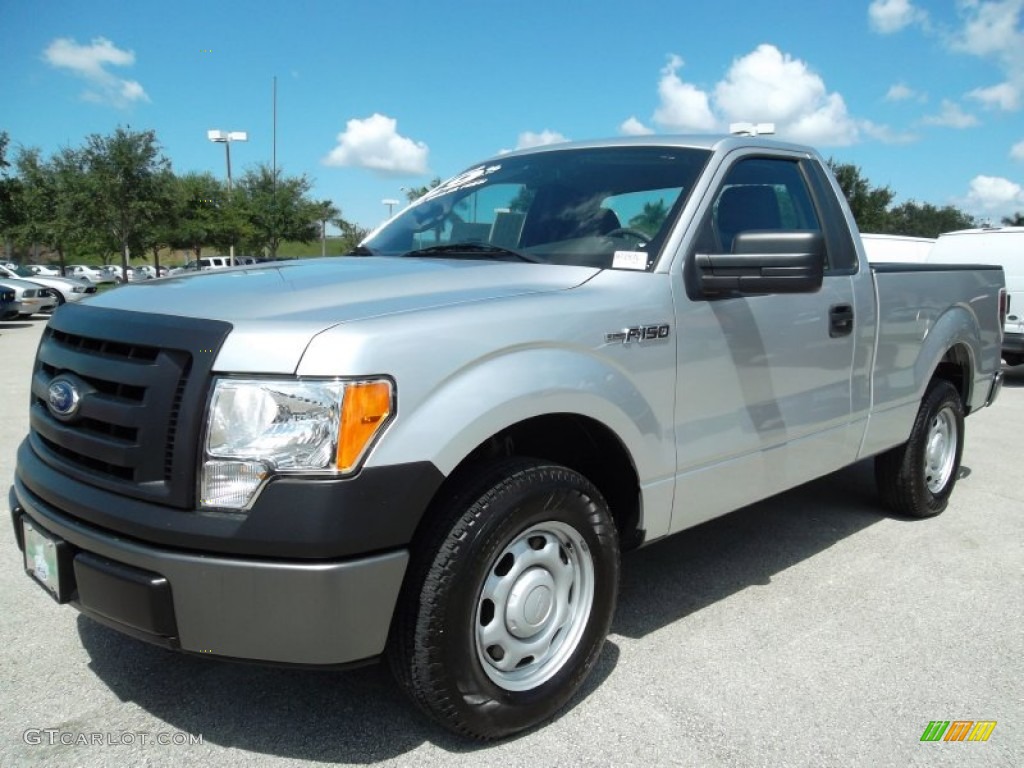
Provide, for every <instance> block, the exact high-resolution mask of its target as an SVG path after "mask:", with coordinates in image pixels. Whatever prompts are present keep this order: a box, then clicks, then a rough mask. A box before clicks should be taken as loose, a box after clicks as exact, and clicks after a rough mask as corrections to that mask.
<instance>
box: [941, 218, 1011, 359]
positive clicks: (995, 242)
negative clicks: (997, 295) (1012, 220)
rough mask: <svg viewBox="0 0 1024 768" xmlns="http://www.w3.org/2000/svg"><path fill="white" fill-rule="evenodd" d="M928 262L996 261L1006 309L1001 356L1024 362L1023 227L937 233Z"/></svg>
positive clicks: (979, 262) (982, 262)
mask: <svg viewBox="0 0 1024 768" xmlns="http://www.w3.org/2000/svg"><path fill="white" fill-rule="evenodd" d="M927 261H928V263H932V264H999V265H1000V266H1001V267H1002V268H1003V272H1004V273H1005V274H1006V293H1007V294H1008V295H1009V297H1010V308H1009V312H1008V313H1007V315H1006V325H1005V326H1003V359H1004V360H1005V361H1006V363H1007V365H1021V364H1024V227H999V228H992V229H962V230H960V231H958V232H946V233H945V234H942V235H939V239H938V240H936V241H935V245H934V246H932V249H931V251H930V252H929V253H928V259H927Z"/></svg>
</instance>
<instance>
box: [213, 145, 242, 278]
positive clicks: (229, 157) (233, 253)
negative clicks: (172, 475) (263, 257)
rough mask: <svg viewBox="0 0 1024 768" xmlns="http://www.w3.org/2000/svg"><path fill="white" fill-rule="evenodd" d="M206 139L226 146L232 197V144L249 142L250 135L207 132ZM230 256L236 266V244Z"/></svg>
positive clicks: (231, 247) (225, 152)
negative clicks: (234, 142) (233, 142)
mask: <svg viewBox="0 0 1024 768" xmlns="http://www.w3.org/2000/svg"><path fill="white" fill-rule="evenodd" d="M206 138H208V139H209V140H210V141H212V142H214V143H215V144H223V145H224V156H225V157H226V158H227V162H228V196H229V197H230V196H231V142H232V141H248V140H249V134H248V133H246V132H245V131H207V132H206ZM228 254H229V256H230V259H231V260H230V261H229V262H228V263H229V264H230V265H231V266H232V267H233V266H235V244H234V243H233V242H232V243H231V245H230V246H229V251H228Z"/></svg>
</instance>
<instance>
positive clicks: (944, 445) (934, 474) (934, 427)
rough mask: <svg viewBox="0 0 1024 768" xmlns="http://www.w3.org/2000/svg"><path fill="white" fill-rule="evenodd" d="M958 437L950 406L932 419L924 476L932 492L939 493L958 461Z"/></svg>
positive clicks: (926, 448)
mask: <svg viewBox="0 0 1024 768" xmlns="http://www.w3.org/2000/svg"><path fill="white" fill-rule="evenodd" d="M957 438H958V435H957V424H956V418H955V417H954V416H953V412H952V411H951V410H950V409H949V408H943V409H942V410H941V411H939V412H938V413H937V414H935V417H934V418H933V419H932V421H931V425H930V426H929V430H928V442H927V443H926V445H925V451H924V477H925V482H926V483H927V484H928V490H929V491H931V492H932V493H939V492H940V491H941V490H942V489H943V488H945V487H946V483H948V482H949V477H950V475H951V474H952V473H953V465H954V464H955V463H956V453H957V444H958V442H959V441H958V439H957Z"/></svg>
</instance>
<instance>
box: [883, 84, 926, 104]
mask: <svg viewBox="0 0 1024 768" xmlns="http://www.w3.org/2000/svg"><path fill="white" fill-rule="evenodd" d="M911 99H913V100H914V101H925V96H924V94H921V93H918V92H917V91H915V90H914V89H913V88H911V87H910V86H908V85H907V84H906V83H896V84H894V85H891V86H889V90H888V91H886V93H885V100H886V101H910V100H911Z"/></svg>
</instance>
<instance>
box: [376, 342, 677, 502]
mask: <svg viewBox="0 0 1024 768" xmlns="http://www.w3.org/2000/svg"><path fill="white" fill-rule="evenodd" d="M671 397H672V388H671V387H659V388H656V389H655V390H654V391H645V390H644V389H643V388H642V386H641V384H640V382H638V381H636V380H635V379H634V378H633V377H631V376H630V375H628V374H627V372H626V371H625V370H623V369H621V368H618V367H616V366H615V365H613V364H612V363H611V362H610V361H608V360H605V359H600V358H598V357H597V356H595V355H593V354H588V353H587V352H584V351H582V350H574V349H565V348H533V349H514V350H508V351H505V352H503V353H500V354H498V355H495V356H491V357H487V358H483V359H480V360H477V361H474V362H473V363H472V364H470V365H467V366H466V367H464V368H461V369H460V370H458V371H456V372H455V373H453V374H452V375H450V376H448V377H447V378H445V379H444V380H443V381H442V382H440V384H439V385H438V386H436V387H435V388H434V389H433V391H431V392H430V393H429V394H428V395H427V396H426V397H424V398H423V399H422V400H421V401H420V402H418V403H415V404H411V405H412V407H411V408H410V407H407V406H408V405H410V404H407V403H404V402H403V401H402V393H401V385H399V405H398V418H397V420H396V421H395V423H394V424H392V425H391V427H390V428H389V429H388V432H387V433H386V435H385V436H384V437H383V439H382V440H381V442H380V443H379V444H378V445H377V447H376V449H375V450H374V452H373V455H372V457H371V458H370V460H369V464H371V465H385V464H397V463H403V462H408V461H416V460H419V461H422V460H424V459H427V460H429V461H431V462H433V463H434V465H435V466H437V467H438V469H440V470H441V472H442V473H444V474H445V475H447V474H450V473H451V471H452V470H453V469H454V468H455V467H456V466H458V464H459V463H460V462H461V461H462V460H463V459H464V458H466V456H468V455H469V454H470V453H471V452H472V451H473V449H475V448H476V447H477V446H479V445H480V444H481V443H483V442H485V441H486V440H487V439H488V438H490V437H491V436H493V435H495V434H497V433H498V432H501V431H502V430H503V429H505V428H507V427H510V426H512V425H513V424H517V423H519V422H521V421H525V420H527V419H530V418H533V417H536V416H543V415H548V414H557V413H568V414H575V415H579V416H586V417H589V418H591V419H594V420H595V421H597V422H600V423H601V424H603V425H605V426H606V427H608V429H610V430H611V431H612V432H613V433H614V434H615V435H617V436H618V438H619V440H620V441H621V442H622V444H623V445H624V447H625V448H626V450H627V451H628V452H629V454H630V456H631V457H632V459H633V463H634V466H635V469H636V471H637V475H638V477H639V480H640V483H641V485H643V484H645V483H651V482H655V481H657V480H659V479H664V478H666V477H671V475H672V473H673V466H672V463H673V462H672V453H671V451H670V450H669V451H666V446H667V445H671V444H672V441H671V424H670V423H669V422H668V421H666V422H665V423H663V422H662V421H661V420H659V419H658V416H657V414H658V413H662V414H671V413H672V402H671ZM662 400H664V401H665V402H661V401H662Z"/></svg>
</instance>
